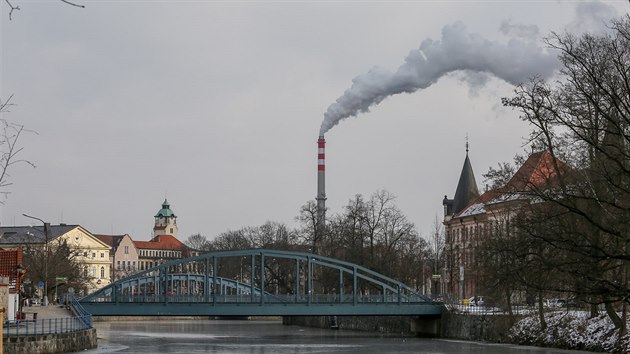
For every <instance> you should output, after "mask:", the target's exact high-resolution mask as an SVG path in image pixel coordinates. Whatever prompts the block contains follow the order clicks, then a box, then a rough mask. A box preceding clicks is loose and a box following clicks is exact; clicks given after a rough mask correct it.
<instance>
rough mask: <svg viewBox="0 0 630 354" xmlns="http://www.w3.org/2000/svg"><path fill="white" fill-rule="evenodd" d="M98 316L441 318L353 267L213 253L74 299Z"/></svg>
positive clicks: (274, 255) (413, 296)
mask: <svg viewBox="0 0 630 354" xmlns="http://www.w3.org/2000/svg"><path fill="white" fill-rule="evenodd" d="M79 301H80V303H81V304H82V305H83V306H84V307H85V309H86V310H87V311H88V312H90V313H91V314H92V315H96V316H151V315H156V316H157V315H159V316H190V315H194V316H309V315H318V316H319V315H322V316H337V315H338V316H342V315H410V316H418V317H420V318H437V317H440V315H441V312H442V308H441V306H440V305H439V304H437V303H434V302H432V301H431V300H430V299H429V298H427V297H426V296H424V295H421V294H419V293H417V292H415V291H414V290H412V289H411V288H410V287H408V286H407V285H405V284H403V283H401V282H399V281H397V280H394V279H391V278H389V277H387V276H384V275H382V274H379V273H377V272H374V271H372V270H369V269H367V268H365V267H362V266H360V265H357V264H353V263H349V262H344V261H341V260H337V259H333V258H329V257H322V256H318V255H315V254H311V253H302V252H290V251H277V250H269V249H253V250H238V251H225V252H212V253H207V254H203V255H200V256H196V257H191V258H187V259H181V260H175V261H171V262H168V263H164V264H160V265H158V266H156V267H154V268H151V269H148V270H144V271H141V272H138V273H136V274H134V275H132V276H130V277H127V278H124V279H121V280H118V281H116V282H114V283H112V284H110V285H109V286H107V287H105V288H102V289H100V290H98V291H97V292H94V293H92V294H90V295H88V296H86V297H83V298H82V299H80V300H79Z"/></svg>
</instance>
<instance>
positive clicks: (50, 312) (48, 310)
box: [22, 305, 72, 319]
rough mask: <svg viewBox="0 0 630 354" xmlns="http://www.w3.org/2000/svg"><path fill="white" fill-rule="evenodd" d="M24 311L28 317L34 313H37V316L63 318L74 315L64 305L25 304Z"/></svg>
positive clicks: (40, 317)
mask: <svg viewBox="0 0 630 354" xmlns="http://www.w3.org/2000/svg"><path fill="white" fill-rule="evenodd" d="M22 312H24V313H25V314H26V318H27V319H31V318H33V317H32V316H33V315H32V314H33V313H37V318H39V319H42V318H62V317H72V312H70V310H68V309H67V308H66V307H65V306H62V305H48V306H42V305H33V306H25V307H23V308H22Z"/></svg>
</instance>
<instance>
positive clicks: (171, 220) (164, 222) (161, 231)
mask: <svg viewBox="0 0 630 354" xmlns="http://www.w3.org/2000/svg"><path fill="white" fill-rule="evenodd" d="M162 235H171V236H173V237H175V238H177V215H175V213H173V211H172V210H171V206H170V204H169V203H168V200H166V199H164V203H162V209H160V210H159V211H158V212H157V214H155V226H153V238H154V239H155V238H159V236H162Z"/></svg>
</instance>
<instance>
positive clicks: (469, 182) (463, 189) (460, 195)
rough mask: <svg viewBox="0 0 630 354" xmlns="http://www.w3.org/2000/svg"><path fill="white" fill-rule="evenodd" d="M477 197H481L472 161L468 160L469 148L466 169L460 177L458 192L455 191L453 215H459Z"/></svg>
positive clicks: (465, 163)
mask: <svg viewBox="0 0 630 354" xmlns="http://www.w3.org/2000/svg"><path fill="white" fill-rule="evenodd" d="M477 197H479V189H477V182H476V181H475V174H474V173H473V169H472V165H471V164H470V159H469V158H468V147H467V148H466V160H464V167H463V168H462V173H461V175H460V176H459V182H458V183H457V190H456V191H455V198H453V210H452V212H453V214H457V213H459V212H460V211H462V210H463V209H464V208H465V207H466V206H468V204H470V203H471V202H472V201H473V200H475V199H476V198H477Z"/></svg>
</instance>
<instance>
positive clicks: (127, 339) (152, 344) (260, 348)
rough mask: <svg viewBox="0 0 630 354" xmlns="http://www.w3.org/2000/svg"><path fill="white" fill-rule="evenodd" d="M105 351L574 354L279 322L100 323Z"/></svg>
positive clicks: (101, 346) (96, 352)
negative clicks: (308, 326) (290, 324)
mask: <svg viewBox="0 0 630 354" xmlns="http://www.w3.org/2000/svg"><path fill="white" fill-rule="evenodd" d="M94 326H95V327H96V330H97V333H98V348H97V349H94V350H87V351H83V353H89V354H102V353H121V354H122V353H185V354H192V353H252V354H254V353H255V354H268V353H274V354H276V353H279V354H284V353H326V354H332V353H361V354H366V353H435V354H441V353H444V354H446V353H464V354H470V353H488V354H499V353H501V354H502V353H519V354H527V353H536V354H540V353H550V354H551V353H553V354H559V353H572V354H575V353H576V352H575V351H566V350H558V349H547V348H536V347H523V346H514V345H504V344H483V343H477V342H466V341H455V340H442V339H425V338H415V337H402V336H389V335H380V334H374V333H366V332H354V331H337V330H330V329H318V328H307V327H298V326H284V325H282V323H281V322H280V321H236V320H230V321H228V320H172V321H171V320H156V321H113V322H96V323H95V324H94Z"/></svg>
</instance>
